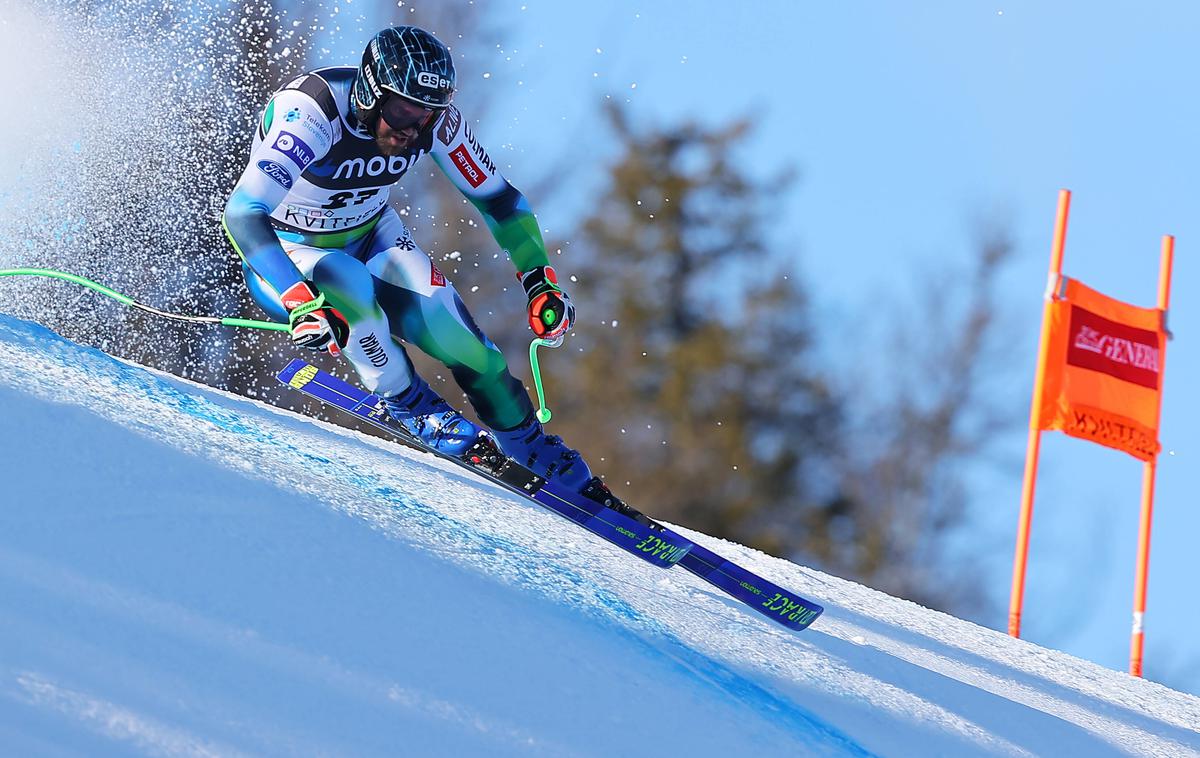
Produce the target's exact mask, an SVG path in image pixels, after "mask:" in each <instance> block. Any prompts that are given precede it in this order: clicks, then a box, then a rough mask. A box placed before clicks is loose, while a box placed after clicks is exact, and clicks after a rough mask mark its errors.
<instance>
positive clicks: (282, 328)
mask: <svg viewBox="0 0 1200 758" xmlns="http://www.w3.org/2000/svg"><path fill="white" fill-rule="evenodd" d="M0 276H44V277H48V278H50V279H62V280H65V281H68V282H72V283H74V284H78V285H80V286H83V287H87V288H88V289H90V290H95V291H96V292H99V293H100V294H102V295H104V296H106V297H111V298H112V299H113V300H116V301H117V302H118V303H120V304H121V305H125V306H129V307H130V308H137V309H138V310H142V311H145V312H147V313H152V314H154V315H155V316H161V317H162V318H169V319H172V320H175V321H188V322H191V323H194V324H220V325H222V326H234V327H240V328H243V329H265V330H268V331H273V332H286V331H290V327H289V326H288V325H287V324H280V323H276V322H274V321H254V320H251V319H244V318H220V317H218V316H187V315H184V314H181V313H168V312H167V311H160V310H159V309H157V308H152V307H150V306H149V305H145V304H143V303H139V302H137V301H136V300H134V299H133V298H131V297H129V296H128V295H122V294H121V293H120V292H117V291H116V290H114V289H110V288H108V287H105V286H104V285H103V284H100V283H98V282H93V281H92V280H91V279H85V278H84V277H82V276H78V275H76V274H68V273H67V272H65V271H55V270H54V269H49V268H0ZM561 344H562V340H561V339H560V340H558V341H557V342H551V341H549V340H543V339H535V340H534V341H533V342H531V343H530V344H529V366H530V368H532V369H533V383H534V386H535V387H537V396H538V406H539V407H538V412H537V415H538V419H539V420H540V421H541V422H542V423H543V424H544V423H546V422H547V421H549V420H550V416H551V413H550V409H549V408H547V407H546V395H545V392H544V391H543V389H542V373H541V369H540V368H539V367H538V358H537V349H538V346H539V345H544V346H546V347H558V346H559V345H561Z"/></svg>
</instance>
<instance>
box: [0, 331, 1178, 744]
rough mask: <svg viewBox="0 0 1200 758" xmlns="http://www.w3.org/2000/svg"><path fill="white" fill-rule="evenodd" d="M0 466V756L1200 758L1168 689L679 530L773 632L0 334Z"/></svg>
mask: <svg viewBox="0 0 1200 758" xmlns="http://www.w3.org/2000/svg"><path fill="white" fill-rule="evenodd" d="M0 461H2V463H0V471H2V472H3V479H4V485H5V486H4V496H3V497H2V498H0V502H2V503H3V506H2V507H0V753H3V754H5V755H43V754H64V753H66V754H69V753H71V752H78V753H85V754H88V755H109V754H114V755H129V754H135V755H137V754H146V755H185V756H201V755H256V754H294V755H301V754H304V755H312V754H339V755H397V754H411V755H452V754H454V755H464V754H471V755H482V754H487V755H556V756H557V755H596V756H600V755H616V754H620V755H662V754H664V753H669V754H673V755H692V756H700V755H805V754H814V755H947V756H949V755H956V756H957V755H1055V754H1058V755H1088V756H1105V755H1163V756H1168V755H1170V756H1179V755H1200V732H1198V731H1197V729H1198V725H1200V699H1197V698H1195V697H1192V696H1189V695H1185V694H1181V693H1178V692H1175V691H1172V690H1170V689H1167V688H1165V687H1162V686H1160V685H1157V684H1154V683H1153V682H1149V681H1144V680H1138V679H1133V678H1131V677H1129V676H1128V675H1126V674H1124V673H1120V672H1116V671H1110V670H1107V669H1104V668H1101V667H1099V666H1096V665H1093V664H1091V663H1087V662H1084V661H1081V660H1078V659H1075V658H1072V657H1070V656H1067V655H1064V654H1061V653H1056V652H1053V651H1050V650H1046V649H1043V648H1039V647H1037V646H1035V645H1032V644H1029V643H1027V642H1024V641H1020V640H1014V639H1011V638H1009V637H1007V636H1006V635H1003V634H1001V633H1000V632H996V631H992V630H989V629H985V628H982V627H979V626H976V625H973V624H970V623H967V622H964V621H961V620H958V619H955V618H952V617H949V616H946V615H943V614H939V613H935V612H932V611H929V610H926V609H923V608H921V607H919V606H916V605H914V604H912V603H908V602H905V601H902V600H898V599H895V598H891V597H888V596H886V595H882V594H880V593H877V592H874V591H873V590H870V589H868V588H865V587H862V586H859V585H855V584H853V583H850V582H846V581H843V580H840V579H838V578H836V577H832V576H828V575H825V574H822V573H820V572H817V571H814V570H812V569H809V568H805V567H803V566H799V565H795V564H793V563H789V562H787V561H784V560H781V559H777V558H772V557H769V556H766V555H763V554H761V553H758V552H755V551H752V550H749V549H747V548H744V547H741V546H739V545H735V544H731V543H726V542H723V541H721V540H717V539H714V538H712V537H709V536H706V535H703V534H698V533H695V532H692V531H690V530H687V529H686V528H685V525H680V526H679V528H680V530H681V531H682V532H683V533H684V534H685V535H686V536H688V537H689V538H690V539H693V540H695V541H696V542H697V544H701V545H706V546H708V547H710V548H712V549H714V550H718V551H719V552H721V553H722V554H723V555H727V556H728V557H730V558H732V559H734V560H737V561H739V562H741V563H743V564H744V565H746V566H747V567H748V568H750V569H752V570H754V571H757V572H759V573H761V574H762V575H763V576H765V577H767V578H768V579H771V580H773V581H776V582H778V583H780V584H782V585H785V586H789V587H794V588H796V589H797V590H798V591H800V592H803V593H805V594H806V596H808V597H810V598H812V599H813V600H815V601H817V602H819V603H821V604H822V605H824V606H825V608H826V611H825V613H824V615H823V616H821V617H820V618H819V619H818V620H817V622H816V623H814V625H813V626H812V627H811V628H810V629H808V630H807V631H805V632H802V633H796V632H791V631H789V630H787V629H784V628H781V627H778V626H775V625H772V624H771V623H770V622H769V621H767V620H765V619H761V618H758V617H755V616H754V615H753V614H750V613H748V612H746V611H745V610H744V608H743V607H741V606H740V605H739V604H738V603H736V602H735V601H732V600H730V599H729V598H727V597H725V596H724V595H722V594H721V593H720V592H719V591H717V590H715V589H713V588H711V587H709V586H708V585H706V584H704V583H703V582H702V581H700V580H699V579H697V578H696V577H694V576H691V575H689V574H687V573H686V572H684V571H682V570H679V569H678V568H676V569H670V570H664V569H658V568H655V567H653V566H650V565H648V564H645V563H644V562H642V561H638V560H637V559H635V558H632V557H631V556H629V555H627V554H625V553H624V552H623V551H621V550H619V549H617V548H615V547H613V546H612V545H609V544H608V543H605V542H603V541H601V540H599V539H597V538H595V537H593V536H592V535H590V534H588V533H586V532H584V531H582V530H580V529H578V528H577V527H574V526H573V525H571V524H570V523H568V522H566V521H564V520H562V519H559V518H557V517H555V516H553V515H552V514H549V513H547V512H544V511H541V510H538V509H536V508H535V507H533V506H531V505H529V504H528V503H526V502H524V501H522V500H521V499H519V498H517V497H516V496H513V495H511V494H508V493H506V492H504V491H502V490H500V489H498V488H496V487H495V486H492V485H489V484H486V483H483V482H481V481H479V480H477V479H475V478H474V477H472V476H471V475H470V474H468V473H466V472H463V471H461V470H459V469H457V468H453V467H452V466H451V465H450V464H448V463H446V462H444V461H439V460H436V459H434V458H432V457H431V456H429V455H426V454H423V453H419V452H416V451H412V450H408V449H405V448H402V447H399V446H397V445H394V444H389V443H387V442H385V441H383V440H380V439H376V438H372V437H366V436H363V435H359V434H357V433H354V432H350V431H346V430H343V429H341V428H338V427H334V426H331V425H328V424H324V423H321V422H317V421H313V420H310V419H307V418H304V417H301V416H298V415H295V414H293V413H290V412H285V411H281V410H278V409H274V408H271V407H269V406H265V405H263V404H261V403H256V402H253V401H250V400H246V399H243V398H238V397H234V396H230V395H227V394H224V393H220V392H217V391H214V390H211V389H208V388H204V387H201V386H198V385H195V384H191V383H188V382H185V381H182V380H179V379H176V378H174V377H169V376H164V375H161V374H157V373H154V372H151V371H149V370H146V369H144V368H142V367H139V366H134V365H130V364H127V363H122V362H120V361H117V360H114V359H112V358H110V357H109V356H107V355H105V354H103V353H101V352H98V351H96V350H93V349H90V348H84V347H81V346H79V345H76V344H74V343H71V342H69V341H66V340H63V339H61V338H60V337H58V336H57V335H55V334H53V333H52V332H49V331H47V330H46V329H44V328H42V327H40V326H37V325H35V324H32V323H29V322H25V321H19V320H16V319H12V318H9V317H6V316H0ZM646 508H647V510H649V511H651V512H652V511H653V508H652V506H651V505H649V504H646Z"/></svg>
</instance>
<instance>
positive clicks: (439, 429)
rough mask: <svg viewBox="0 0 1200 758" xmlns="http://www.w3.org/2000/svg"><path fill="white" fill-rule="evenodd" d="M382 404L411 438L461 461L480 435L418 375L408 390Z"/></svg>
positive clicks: (384, 400)
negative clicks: (460, 458)
mask: <svg viewBox="0 0 1200 758" xmlns="http://www.w3.org/2000/svg"><path fill="white" fill-rule="evenodd" d="M383 404H384V406H385V407H386V408H387V412H388V415H389V416H391V417H392V418H393V419H394V420H395V421H397V422H398V423H399V424H400V425H401V426H403V427H404V428H405V429H407V430H408V432H409V433H410V434H412V435H413V436H414V437H416V438H417V439H419V440H421V441H422V442H424V443H425V444H426V445H428V446H429V447H431V448H433V449H434V450H436V451H438V452H439V453H443V454H445V455H449V456H451V457H454V458H459V457H462V455H463V453H465V452H466V451H467V450H468V449H469V448H470V447H471V446H472V445H474V444H475V441H476V440H477V439H478V437H479V434H480V430H479V427H477V426H475V425H474V424H472V423H471V422H470V421H468V420H467V419H465V418H463V416H462V414H461V413H459V412H458V411H456V410H454V409H453V408H452V407H450V404H449V403H447V402H446V401H445V400H443V399H442V397H441V396H440V395H438V393H436V392H434V391H433V389H432V388H431V387H430V386H429V385H428V384H427V383H426V382H425V380H424V379H422V378H421V377H419V376H417V375H416V374H413V378H412V384H410V385H409V386H408V389H406V390H404V391H403V392H401V393H400V394H399V395H396V396H395V397H385V398H383Z"/></svg>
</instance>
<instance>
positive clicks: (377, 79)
mask: <svg viewBox="0 0 1200 758" xmlns="http://www.w3.org/2000/svg"><path fill="white" fill-rule="evenodd" d="M393 95H398V96H400V97H403V98H405V99H407V100H410V101H412V102H414V103H416V104H417V105H420V106H423V107H425V108H445V107H447V106H449V105H450V98H452V97H453V96H454V60H453V59H452V58H451V56H450V50H449V48H447V47H446V46H445V45H443V44H442V43H441V42H440V41H439V40H438V38H437V37H434V36H433V35H432V34H430V33H429V32H427V31H425V30H424V29H421V28H419V27H416V26H389V27H388V28H387V29H384V30H383V31H381V32H380V33H379V34H376V35H375V37H374V38H373V39H372V40H371V41H370V42H369V43H368V44H367V49H366V50H364V51H363V57H362V64H361V65H360V66H359V67H358V75H357V76H356V77H355V78H354V90H353V99H354V107H355V109H356V110H357V111H358V118H359V120H360V121H363V122H367V121H369V120H370V119H371V117H372V116H374V115H375V114H376V113H377V112H378V109H379V106H380V104H381V103H382V102H383V101H384V100H385V99H386V98H388V97H390V96H393Z"/></svg>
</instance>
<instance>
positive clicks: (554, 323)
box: [517, 266, 575, 342]
mask: <svg viewBox="0 0 1200 758" xmlns="http://www.w3.org/2000/svg"><path fill="white" fill-rule="evenodd" d="M517 278H518V279H520V281H521V286H522V287H524V288H525V294H526V295H527V296H528V297H529V310H528V314H527V315H528V316H529V328H530V329H532V330H533V333H534V334H536V335H537V336H538V337H541V338H542V339H544V340H549V341H550V342H561V341H562V338H563V337H564V336H565V335H566V333H567V332H568V331H569V330H570V329H571V327H572V326H574V325H575V306H574V305H572V304H571V298H570V297H568V296H567V293H566V292H563V289H562V287H560V286H558V275H557V274H555V272H554V268H553V267H551V266H538V267H536V268H531V269H529V270H528V271H526V272H524V273H522V274H518V275H517Z"/></svg>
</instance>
